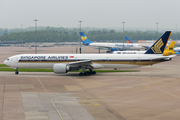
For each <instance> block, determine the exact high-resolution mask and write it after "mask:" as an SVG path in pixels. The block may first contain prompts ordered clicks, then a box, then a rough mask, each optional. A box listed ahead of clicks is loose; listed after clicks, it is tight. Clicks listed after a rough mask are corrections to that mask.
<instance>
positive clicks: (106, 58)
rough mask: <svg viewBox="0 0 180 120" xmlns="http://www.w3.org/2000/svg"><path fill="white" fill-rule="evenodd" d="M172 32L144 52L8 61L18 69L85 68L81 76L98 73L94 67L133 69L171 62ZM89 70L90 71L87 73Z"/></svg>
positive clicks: (13, 58) (21, 57) (41, 56)
mask: <svg viewBox="0 0 180 120" xmlns="http://www.w3.org/2000/svg"><path fill="white" fill-rule="evenodd" d="M170 35H171V31H166V32H165V33H164V34H163V35H162V36H161V37H160V38H159V39H158V40H157V41H156V42H155V43H154V44H153V45H152V46H151V48H149V49H148V50H147V51H146V52H145V53H144V54H20V55H15V56H11V57H9V58H8V59H7V60H5V61H4V63H5V64H6V65H8V66H10V67H13V68H14V69H15V70H16V72H15V74H18V68H53V70H54V73H67V72H68V71H76V70H79V69H81V70H82V71H83V72H82V73H80V75H89V74H95V72H94V71H93V69H100V68H132V67H140V66H145V65H153V64H156V63H160V62H164V61H169V60H171V58H172V57H174V56H163V55H162V54H163V52H164V49H165V46H166V44H167V42H168V40H169V38H170ZM86 69H89V70H90V72H87V71H86Z"/></svg>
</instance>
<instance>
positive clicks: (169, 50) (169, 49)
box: [163, 41, 176, 56]
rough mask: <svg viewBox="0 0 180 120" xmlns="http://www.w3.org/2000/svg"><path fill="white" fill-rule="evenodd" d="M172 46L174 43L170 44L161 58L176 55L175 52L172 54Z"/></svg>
mask: <svg viewBox="0 0 180 120" xmlns="http://www.w3.org/2000/svg"><path fill="white" fill-rule="evenodd" d="M174 45H175V41H172V42H171V44H170V45H169V46H168V47H167V48H166V50H165V51H164V52H163V56H168V55H173V54H176V52H174Z"/></svg>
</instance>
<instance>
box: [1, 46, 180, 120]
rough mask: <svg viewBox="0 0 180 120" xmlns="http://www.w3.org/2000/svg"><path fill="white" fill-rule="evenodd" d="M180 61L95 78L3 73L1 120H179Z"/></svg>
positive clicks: (72, 74) (68, 75)
mask: <svg viewBox="0 0 180 120" xmlns="http://www.w3.org/2000/svg"><path fill="white" fill-rule="evenodd" d="M7 48H9V51H7V52H8V53H12V52H13V51H11V50H13V48H10V47H7ZM7 48H6V49H7ZM15 49H16V51H17V52H13V53H14V54H17V53H20V52H18V51H24V50H21V49H25V48H19V50H17V48H15ZM43 49H44V48H43ZM49 49H51V48H48V50H49ZM53 50H54V49H53ZM53 50H52V51H53ZM87 50H88V49H87ZM27 51H28V50H27ZM42 51H43V52H46V51H44V50H42ZM96 51H98V50H96ZM96 51H95V52H96ZM0 54H1V53H0ZM1 56H2V58H5V57H7V56H8V55H7V54H1ZM2 58H1V59H2ZM1 59H0V60H1ZM179 59H180V56H177V57H175V58H173V59H172V60H171V61H168V62H164V63H160V64H156V65H153V66H146V67H140V68H135V70H140V72H118V73H97V74H96V75H91V76H79V75H78V73H68V74H61V75H59V74H54V73H52V72H48V73H43V72H20V74H19V75H15V74H14V72H0V120H179V119H180V114H179V113H180V70H179V68H180V62H179ZM1 61H3V60H1Z"/></svg>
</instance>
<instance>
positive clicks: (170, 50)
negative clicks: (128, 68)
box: [113, 41, 176, 56]
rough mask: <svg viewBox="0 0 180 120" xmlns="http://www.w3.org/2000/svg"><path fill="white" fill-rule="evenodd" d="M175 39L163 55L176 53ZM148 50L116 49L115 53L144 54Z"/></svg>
mask: <svg viewBox="0 0 180 120" xmlns="http://www.w3.org/2000/svg"><path fill="white" fill-rule="evenodd" d="M174 46H175V41H172V42H171V44H170V45H169V46H168V47H167V48H166V50H165V51H164V52H163V56H168V55H173V54H176V52H175V51H174ZM145 52H146V51H114V52H113V54H144V53H145Z"/></svg>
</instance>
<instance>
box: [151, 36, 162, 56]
mask: <svg viewBox="0 0 180 120" xmlns="http://www.w3.org/2000/svg"><path fill="white" fill-rule="evenodd" d="M163 45H164V43H163V41H162V39H160V40H159V41H158V42H157V43H156V44H155V45H154V47H152V48H151V49H152V51H153V52H154V53H162V51H161V47H162V46H163Z"/></svg>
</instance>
